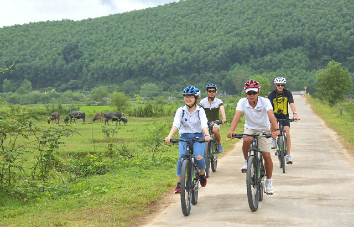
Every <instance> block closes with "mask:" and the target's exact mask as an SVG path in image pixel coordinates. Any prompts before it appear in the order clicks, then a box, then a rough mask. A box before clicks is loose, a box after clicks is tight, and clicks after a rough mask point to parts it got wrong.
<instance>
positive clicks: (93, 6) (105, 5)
mask: <svg viewBox="0 0 354 227" xmlns="http://www.w3.org/2000/svg"><path fill="white" fill-rule="evenodd" d="M178 1H179V0H0V28H2V27H3V26H12V25H15V24H20V25H22V24H28V23H30V22H39V21H48V20H49V21H56V20H62V19H70V20H75V21H79V20H83V19H88V18H96V17H102V16H108V15H110V14H117V13H124V12H128V11H132V10H139V9H145V8H149V7H156V6H158V5H164V4H167V3H171V2H178Z"/></svg>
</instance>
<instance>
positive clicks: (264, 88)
mask: <svg viewBox="0 0 354 227" xmlns="http://www.w3.org/2000/svg"><path fill="white" fill-rule="evenodd" d="M250 80H256V81H257V82H258V83H259V84H260V86H261V89H260V91H261V93H260V96H263V97H268V94H269V91H270V86H271V85H270V82H269V80H268V78H266V77H262V76H261V75H256V76H254V77H252V78H251V79H250Z"/></svg>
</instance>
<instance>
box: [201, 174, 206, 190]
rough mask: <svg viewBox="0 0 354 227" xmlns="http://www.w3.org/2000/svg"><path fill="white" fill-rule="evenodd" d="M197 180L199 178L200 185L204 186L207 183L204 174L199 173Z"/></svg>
mask: <svg viewBox="0 0 354 227" xmlns="http://www.w3.org/2000/svg"><path fill="white" fill-rule="evenodd" d="M199 180H200V186H202V187H203V188H204V187H205V186H206V184H207V179H206V178H205V174H204V175H200V176H199Z"/></svg>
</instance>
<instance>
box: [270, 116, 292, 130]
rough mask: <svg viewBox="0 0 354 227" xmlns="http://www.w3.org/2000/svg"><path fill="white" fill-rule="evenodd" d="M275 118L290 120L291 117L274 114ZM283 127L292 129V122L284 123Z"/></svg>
mask: <svg viewBox="0 0 354 227" xmlns="http://www.w3.org/2000/svg"><path fill="white" fill-rule="evenodd" d="M274 116H275V118H276V119H289V116H286V115H283V114H274ZM283 125H284V126H289V127H290V121H283Z"/></svg>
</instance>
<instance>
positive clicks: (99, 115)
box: [92, 112, 102, 122]
mask: <svg viewBox="0 0 354 227" xmlns="http://www.w3.org/2000/svg"><path fill="white" fill-rule="evenodd" d="M98 120H100V121H102V113H101V112H98V113H96V114H95V117H94V118H93V120H92V121H93V122H95V121H98Z"/></svg>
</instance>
